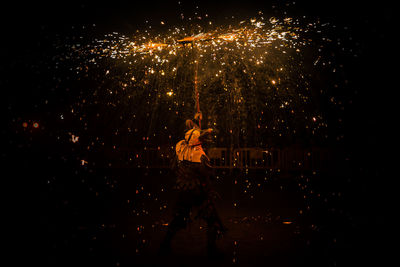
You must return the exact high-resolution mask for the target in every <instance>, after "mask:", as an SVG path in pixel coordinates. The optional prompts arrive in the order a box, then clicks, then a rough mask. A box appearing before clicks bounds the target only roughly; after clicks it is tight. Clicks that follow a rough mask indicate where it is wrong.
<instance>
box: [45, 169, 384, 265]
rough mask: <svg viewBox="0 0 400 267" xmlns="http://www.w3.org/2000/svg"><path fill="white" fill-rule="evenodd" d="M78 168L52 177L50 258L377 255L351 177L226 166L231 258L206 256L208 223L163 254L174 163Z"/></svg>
mask: <svg viewBox="0 0 400 267" xmlns="http://www.w3.org/2000/svg"><path fill="white" fill-rule="evenodd" d="M71 173H74V175H73V176H72V177H70V176H68V172H66V173H65V177H56V178H54V180H52V181H49V182H48V185H47V186H48V195H47V199H46V203H47V208H48V210H47V213H46V214H45V215H44V216H43V217H42V221H43V222H45V224H44V225H45V227H46V228H47V229H46V230H47V233H48V240H47V241H48V242H46V244H47V246H46V247H45V250H44V252H45V253H44V260H45V261H46V262H47V263H48V264H49V265H54V266H81V265H82V266H204V265H207V266H230V265H236V266H267V265H268V266H360V264H363V263H366V262H370V261H372V260H377V259H379V257H378V255H379V253H380V252H378V251H379V250H378V248H379V245H378V243H377V241H378V240H381V237H379V235H378V234H377V233H378V232H380V231H381V229H377V227H380V224H381V223H380V222H379V220H378V219H374V220H375V221H373V220H372V219H371V218H375V217H374V216H373V215H375V214H372V212H373V207H372V206H368V203H364V204H365V205H363V204H362V201H361V200H362V199H363V196H362V193H360V192H359V191H355V188H358V187H357V186H356V182H355V181H352V180H351V179H345V178H343V177H335V176H332V175H330V174H329V173H291V174H290V173H286V174H283V173H278V172H272V171H271V172H270V171H265V170H259V171H251V170H249V171H248V172H246V171H245V170H243V171H239V170H236V171H232V172H230V171H229V170H225V171H222V170H221V171H219V172H218V180H217V181H216V189H217V191H218V192H219V194H220V198H219V199H217V200H216V205H217V209H218V211H219V213H220V216H221V218H222V220H223V222H224V223H225V225H226V227H227V228H228V229H229V230H228V232H227V234H226V235H225V237H223V238H222V239H220V240H218V246H219V248H220V249H221V250H222V251H223V252H224V257H223V258H222V259H220V260H209V259H208V258H207V257H206V250H205V243H206V235H205V228H204V227H205V225H204V222H201V221H193V222H192V223H191V224H190V226H189V227H188V228H187V229H186V230H182V231H181V232H179V233H178V235H177V236H176V238H175V239H174V240H173V243H172V254H171V255H169V256H164V257H160V256H158V254H157V252H158V248H159V245H160V242H161V240H162V238H163V237H164V235H165V233H166V229H167V223H168V222H169V221H170V220H171V218H172V207H173V204H174V198H175V197H176V192H175V191H174V190H173V188H172V185H173V179H174V176H173V174H172V173H171V172H170V171H169V170H165V169H163V170H155V169H107V170H101V169H98V170H96V171H88V170H81V171H79V172H77V171H75V172H72V171H71ZM235 180H236V182H235ZM245 191H246V192H245ZM357 192H358V193H357ZM355 193H357V194H358V195H357V196H354V194H355ZM360 201H361V202H360ZM235 203H236V206H235ZM366 210H369V211H370V213H368V212H366ZM42 252H43V251H42Z"/></svg>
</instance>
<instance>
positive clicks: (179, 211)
mask: <svg viewBox="0 0 400 267" xmlns="http://www.w3.org/2000/svg"><path fill="white" fill-rule="evenodd" d="M191 202H192V201H191V197H190V195H189V194H188V193H187V192H181V193H180V194H179V196H178V201H177V203H176V206H175V213H174V217H173V219H172V221H171V222H170V223H169V225H168V230H167V233H166V235H165V237H164V239H163V241H162V242H161V246H160V253H162V254H166V253H169V252H170V251H171V241H172V239H173V238H174V236H175V235H176V233H177V232H178V231H179V230H181V229H184V228H186V226H187V224H188V222H189V219H190V210H191V205H192V203H191Z"/></svg>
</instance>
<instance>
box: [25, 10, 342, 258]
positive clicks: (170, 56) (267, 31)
mask: <svg viewBox="0 0 400 267" xmlns="http://www.w3.org/2000/svg"><path fill="white" fill-rule="evenodd" d="M159 24H160V25H163V27H164V28H163V31H162V32H159V33H157V34H154V33H151V32H153V31H150V30H149V31H148V30H143V31H139V30H138V31H136V33H135V34H131V35H125V34H121V33H118V32H112V33H109V34H105V35H104V36H101V37H99V36H96V37H93V38H92V39H88V38H89V37H88V36H80V37H77V36H73V38H70V39H68V42H62V44H60V45H59V47H58V49H60V50H61V51H62V53H60V54H58V55H57V56H55V57H54V58H53V60H54V62H55V66H56V68H55V69H58V70H60V73H62V74H61V75H62V76H61V77H57V76H56V77H54V81H57V82H58V84H57V86H54V87H55V88H56V89H54V90H55V91H56V90H59V88H61V89H62V88H64V89H67V90H66V91H67V92H70V91H73V93H74V98H73V100H71V103H70V105H68V106H67V107H66V108H65V109H64V110H61V111H60V112H59V113H58V115H57V118H59V120H60V121H61V123H63V124H64V123H65V124H66V125H68V126H66V127H67V128H68V129H66V130H67V131H66V132H67V133H68V134H67V135H64V136H66V140H67V141H68V146H71V147H72V149H73V151H74V152H73V154H74V156H76V159H74V160H75V161H76V162H77V165H78V167H79V169H78V170H77V171H76V173H81V172H82V173H84V172H86V171H87V173H89V174H90V175H91V172H92V171H93V169H95V168H97V167H99V166H101V167H104V168H111V167H114V166H115V165H117V164H121V165H123V166H130V167H135V168H142V169H145V170H146V172H147V169H148V166H147V165H144V164H143V161H142V158H144V157H145V156H144V155H143V154H141V152H142V151H143V148H144V150H148V151H150V150H151V151H150V152H157V153H159V154H160V155H162V156H165V155H167V154H168V153H169V152H168V150H171V147H173V146H174V145H175V144H176V142H177V141H179V140H180V139H181V138H182V137H183V135H182V130H183V127H184V121H185V119H188V118H192V117H193V115H194V113H195V111H196V105H195V92H194V86H195V80H196V81H197V86H198V91H199V99H200V107H201V111H202V113H203V118H204V124H203V121H202V126H203V125H204V126H203V128H208V127H211V128H213V129H215V130H216V132H217V134H216V135H215V136H214V137H215V141H216V142H215V146H217V147H231V148H236V147H260V148H262V149H261V150H260V151H261V157H262V156H263V155H272V152H273V151H272V150H270V149H269V146H271V144H272V146H273V145H274V144H276V145H279V144H281V143H279V142H280V140H281V139H282V140H283V141H282V142H289V141H290V140H292V139H296V138H298V139H300V140H301V141H304V142H308V141H309V140H313V141H315V140H317V141H321V140H322V141H321V142H323V141H324V140H326V139H328V137H329V138H332V137H331V136H329V135H330V134H331V132H330V131H328V119H327V118H326V116H325V114H324V112H323V111H321V109H320V108H318V107H319V106H320V105H319V104H320V103H319V101H320V100H321V98H322V97H320V96H323V98H324V99H328V102H329V103H328V104H330V105H332V106H333V107H334V108H336V109H337V110H340V111H342V110H343V108H344V106H345V104H346V103H345V102H344V101H343V100H342V99H340V97H338V96H337V95H330V91H329V90H328V89H337V88H338V87H341V86H343V87H345V86H344V85H346V81H344V80H343V79H342V80H340V81H339V79H337V80H334V79H331V80H332V81H334V82H333V83H334V84H329V83H326V84H324V85H323V86H321V85H320V84H318V83H315V82H314V81H315V79H316V77H318V78H319V75H320V73H321V72H323V73H324V75H328V74H327V73H329V75H341V74H340V71H339V70H340V69H341V68H342V67H343V66H342V65H341V64H340V62H335V60H334V59H333V57H334V56H329V55H328V54H329V53H326V51H324V49H325V47H324V46H327V47H329V46H331V45H332V39H333V37H331V36H326V35H324V29H325V28H327V27H328V25H329V24H327V23H325V24H321V23H320V22H304V21H302V20H300V19H297V18H289V17H286V18H282V19H278V18H265V17H263V16H262V14H261V15H260V16H257V18H251V19H248V20H244V21H240V22H238V23H233V22H232V23H231V24H229V23H228V24H227V25H226V26H220V27H217V26H215V27H214V23H211V21H210V22H209V23H207V24H208V25H207V26H208V27H204V28H202V27H200V26H199V27H195V26H193V25H192V26H191V27H189V26H181V27H171V28H166V27H167V26H166V25H169V24H168V22H166V21H161V22H160V23H159ZM193 29H195V30H193ZM206 29H207V30H206ZM196 69H197V71H195V70H196ZM65 70H67V71H65ZM55 73H57V72H55ZM65 73H69V74H70V75H69V76H68V75H65ZM195 73H197V77H196V78H197V79H195ZM67 76H68V77H67ZM327 77H330V76H327ZM326 80H328V79H326ZM57 82H56V83H57ZM315 96H317V97H315ZM319 97H320V98H319ZM46 104H47V103H46ZM338 114H340V113H338ZM331 121H332V119H331V120H330V121H329V122H331ZM67 122H69V124H67ZM341 123H342V120H341V119H340V118H338V123H337V124H336V126H338V125H339V126H340V125H341ZM41 124H42V123H41ZM179 124H182V125H179ZM28 125H30V124H28V123H27V122H24V123H23V124H22V127H23V128H24V129H25V128H27V127H28ZM35 125H36V126H35ZM35 125H33V127H34V128H38V127H39V124H38V123H36V124H35ZM42 125H44V126H45V124H44V123H43V124H42ZM339 126H338V127H337V128H338V129H339V130H340V127H339ZM331 128H332V127H331ZM60 132H61V131H60ZM72 133H74V134H72ZM334 134H337V133H336V132H335V133H334ZM60 136H61V138H60ZM285 138H286V139H285ZM290 138H292V139H290ZM333 139H336V140H341V139H343V135H340V133H339V134H338V135H337V136H334V138H333ZM57 140H62V133H60V134H59V136H57ZM288 140H289V141H288ZM266 149H267V150H266ZM127 150H129V152H128V153H126V154H124V156H120V154H118V152H121V151H127ZM99 151H100V152H102V153H97V152H99ZM104 151H106V152H105V153H104ZM98 155H101V156H98ZM115 155H118V156H115ZM307 156H310V155H309V154H307ZM82 158H85V159H82ZM115 162H118V163H117V164H116V163H115ZM234 164H237V162H234ZM291 164H297V165H298V166H300V165H301V164H302V163H301V162H295V161H293V162H291ZM95 166H96V167H95ZM279 173H280V169H278V170H272V169H271V170H266V171H265V177H261V179H258V178H259V177H258V178H255V177H252V175H251V174H249V172H248V170H247V169H246V170H245V171H244V170H242V172H241V173H240V175H238V176H237V177H231V178H232V181H234V182H232V185H231V186H232V187H233V189H232V190H235V192H238V194H241V196H242V198H240V197H235V198H233V197H232V199H231V200H229V201H230V202H229V205H230V206H231V208H232V209H234V210H241V209H243V207H245V206H246V204H244V203H243V202H244V200H250V201H253V200H256V199H258V198H259V197H260V196H262V193H263V190H264V189H265V188H267V186H270V184H269V183H270V180H272V179H271V177H272V176H274V175H279ZM164 174H165V172H164V170H162V171H159V174H158V173H157V174H153V175H154V177H158V176H160V177H161V176H163V175H164ZM312 174H313V175H309V176H303V175H301V176H300V177H296V179H295V180H296V182H298V188H297V187H296V190H297V191H296V192H297V193H298V192H300V193H301V194H302V196H304V205H301V204H299V206H300V209H299V210H298V211H296V212H297V214H296V216H303V215H305V214H307V212H310V210H312V203H315V202H318V203H319V202H320V201H321V199H323V200H324V201H325V202H327V201H328V199H331V198H333V199H336V198H337V199H339V198H340V197H341V195H340V192H339V193H336V194H335V195H333V196H330V195H328V193H326V194H325V195H324V193H320V192H318V189H314V188H313V187H312V186H311V181H312V177H318V175H317V173H316V172H314V171H313V172H312ZM99 175H104V173H101V174H99ZM146 175H147V174H146ZM111 176H112V175H104V181H103V182H104V183H105V184H106V189H104V190H103V192H101V190H99V191H100V192H96V193H95V196H96V198H99V199H101V197H102V195H104V193H105V192H106V191H107V190H110V191H113V190H116V188H117V187H118V186H119V185H118V184H117V178H114V177H113V178H112V177H111ZM154 177H152V178H154ZM142 178H143V177H142ZM144 178H148V177H144ZM144 178H143V183H145V182H146V181H147V182H148V181H149V180H151V179H144ZM140 179H141V178H138V181H139V182H137V183H136V184H135V186H136V188H133V189H132V192H133V193H132V194H133V196H130V197H132V198H133V199H134V200H133V199H132V200H130V199H128V200H127V204H128V206H129V212H130V215H132V216H135V218H139V219H137V220H135V222H137V224H138V225H137V226H135V233H128V234H127V236H128V237H130V238H132V236H133V235H135V236H140V238H141V237H142V236H143V235H144V233H146V231H147V232H149V231H150V229H153V228H156V227H159V226H160V227H161V226H162V227H164V228H165V227H166V226H168V222H167V221H165V220H164V219H163V218H162V216H161V215H164V212H165V211H166V210H168V208H169V206H168V205H167V204H166V201H165V198H166V197H165V193H166V192H165V191H167V190H165V189H164V186H165V185H163V184H158V185H157V186H159V187H160V188H157V187H156V186H155V185H154V184H153V185H152V186H154V188H150V187H149V188H147V187H146V186H147V185H148V184H146V185H144V184H141V181H140ZM218 179H221V180H223V179H224V177H222V178H218ZM90 183H91V182H89V181H88V179H82V184H88V185H89V184H90ZM93 183H94V182H93ZM49 184H50V182H49ZM279 189H280V190H281V191H282V192H284V191H285V190H286V189H285V188H284V187H283V186H280V188H279ZM90 191H92V187H90ZM278 191H279V190H278ZM113 192H114V191H113ZM321 192H322V190H321ZM147 200H151V201H150V202H151V203H155V204H154V205H155V206H156V207H155V208H154V207H152V206H146V205H144V204H143V203H144V202H145V201H147ZM154 213H160V214H161V215H160V217H161V218H158V219H157V218H156V219H154V220H153V221H152V222H151V223H152V224H151V225H149V224H146V225H144V224H145V222H143V225H142V224H141V223H142V222H141V221H140V218H142V217H143V218H145V217H148V216H150V215H152V216H153V218H155V217H157V216H155V217H154ZM296 216H294V215H293V217H290V218H289V217H288V218H286V219H285V220H281V219H279V218H275V219H274V217H273V216H272V215H271V214H270V213H268V212H267V215H265V214H264V215H260V216H248V217H245V218H243V219H242V220H240V219H237V218H231V219H230V222H231V223H232V224H240V223H249V222H252V223H255V222H257V223H261V222H263V223H268V224H272V223H276V222H278V223H279V225H282V224H283V225H285V227H292V226H293V227H298V225H297V221H296V218H297V217H296ZM100 225H101V226H99V229H100V230H101V231H100V232H102V231H103V230H104V229H105V228H107V227H108V228H109V231H112V229H113V228H115V225H114V226H113V225H112V224H110V225H108V226H107V224H100ZM200 229H201V228H200ZM296 229H297V228H296ZM311 229H312V230H313V231H314V230H315V229H318V228H317V227H316V226H315V225H314V224H313V225H312V228H311ZM296 231H298V230H296ZM315 231H317V230H315ZM136 232H137V233H136ZM264 236H267V235H263V234H262V233H261V234H260V236H259V237H258V239H259V240H260V241H264ZM125 237H126V235H125V234H123V235H122V238H125ZM138 240H139V239H138ZM146 242H147V241H146V239H140V244H138V247H137V248H136V254H140V253H141V252H142V251H143V250H144V246H145V244H146ZM238 244H239V241H236V240H235V241H234V255H233V259H232V261H233V263H237V262H238V255H237V251H238V247H239V245H238Z"/></svg>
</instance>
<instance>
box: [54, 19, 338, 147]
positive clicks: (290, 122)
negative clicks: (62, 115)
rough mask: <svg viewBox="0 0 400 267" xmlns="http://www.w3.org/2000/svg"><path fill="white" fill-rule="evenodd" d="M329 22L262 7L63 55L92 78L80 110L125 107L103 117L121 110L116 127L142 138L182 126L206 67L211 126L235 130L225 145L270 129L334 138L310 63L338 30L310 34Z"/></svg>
mask: <svg viewBox="0 0 400 267" xmlns="http://www.w3.org/2000/svg"><path fill="white" fill-rule="evenodd" d="M325 26H326V25H325ZM323 27H324V25H321V24H320V23H318V22H314V23H303V22H300V20H298V19H293V18H284V19H277V18H269V19H267V18H264V17H263V16H259V17H257V18H252V19H249V20H245V21H241V22H239V23H236V24H231V25H228V26H225V27H223V26H220V27H215V28H214V29H212V30H208V31H205V30H201V27H199V29H198V30H197V31H198V32H197V33H196V32H195V33H193V30H189V29H187V28H185V27H184V26H182V27H176V28H169V29H167V30H164V31H163V32H160V33H158V34H153V35H152V34H151V33H150V31H147V30H145V31H144V32H140V31H139V30H138V31H137V32H136V33H135V34H134V35H131V36H126V35H124V34H120V33H117V32H113V33H109V34H106V35H104V37H103V38H93V39H91V40H89V41H87V40H86V41H82V43H77V42H74V43H72V44H70V45H69V51H70V52H69V54H68V55H67V56H64V57H62V56H61V57H60V61H64V62H73V63H72V64H73V65H72V67H71V70H74V72H75V74H76V75H78V76H77V77H78V78H77V80H80V81H82V83H84V82H90V83H92V86H91V87H90V88H87V89H85V90H82V92H81V94H80V95H81V97H80V100H78V101H77V103H76V104H74V105H72V106H71V114H73V115H74V116H75V117H77V118H79V120H80V121H82V122H84V123H85V122H86V124H87V123H88V121H87V120H88V119H87V115H88V114H85V113H86V112H87V108H88V107H89V106H90V105H103V106H107V107H109V108H111V109H112V110H115V111H117V110H118V111H117V113H121V112H122V113H121V114H116V113H108V114H99V113H97V115H95V118H98V119H100V117H103V119H104V118H108V119H109V120H114V119H115V117H114V118H111V117H110V116H112V114H114V116H116V118H117V119H119V120H120V122H121V124H120V125H118V126H117V127H118V129H116V130H115V132H114V134H115V135H119V134H122V132H126V131H127V132H129V133H131V134H136V135H138V137H139V138H138V139H140V140H142V139H143V140H146V141H147V140H149V141H151V140H155V139H157V140H160V139H161V140H163V141H162V142H170V139H171V137H170V136H171V135H172V136H176V134H177V131H174V130H172V129H174V128H176V127H172V126H171V123H172V124H173V123H175V122H176V121H177V120H183V119H184V117H191V116H193V113H194V112H195V95H194V83H195V78H194V75H195V69H196V68H197V70H198V71H196V75H197V77H196V78H197V79H196V81H197V86H198V90H199V98H200V108H201V110H202V112H203V114H204V115H205V116H204V117H205V118H206V123H207V125H205V126H204V127H213V128H216V129H218V130H219V131H220V133H221V134H227V135H229V136H230V138H225V139H224V140H220V142H219V145H222V146H227V145H229V144H233V145H239V143H242V144H243V143H244V144H245V145H247V146H263V145H265V144H266V142H265V140H263V137H265V136H269V137H273V138H275V137H277V138H282V137H285V136H289V135H291V136H296V135H303V136H304V134H306V135H310V136H320V137H321V138H322V139H323V138H327V135H326V134H325V130H326V128H327V122H326V121H325V119H324V117H323V114H321V112H320V111H319V110H318V109H316V108H315V100H313V99H312V98H311V91H312V84H311V82H310V81H311V79H312V77H311V76H312V74H311V73H309V72H307V71H306V68H310V66H313V67H314V66H315V62H317V63H318V62H319V64H321V62H323V61H324V58H322V56H321V55H319V54H318V53H319V52H316V46H317V45H321V42H327V43H328V42H329V41H330V40H329V39H328V38H324V37H321V38H320V40H317V42H315V40H313V39H312V38H311V37H310V36H312V37H313V38H316V37H318V36H319V35H318V34H320V32H321V28H323ZM192 28H193V27H192ZM321 40H323V41H321ZM320 47H321V46H320ZM310 50H311V51H312V52H311V53H309V52H308V53H305V52H304V51H310ZM314 50H315V51H314ZM320 50H321V49H320V48H319V50H318V51H320ZM315 58H317V60H316V59H315ZM325 61H328V60H327V59H325ZM323 64H325V62H323ZM328 64H331V62H328ZM319 90H320V89H319ZM172 96H174V97H173V98H172ZM103 109H104V108H103ZM73 110H74V111H75V112H73ZM99 110H100V109H99ZM227 116H228V117H229V119H226V117H227ZM85 117H86V118H85ZM143 121H146V123H145V124H143ZM156 121H161V122H162V125H159V124H157V123H155V122H156ZM115 123H116V121H115V120H114V124H115ZM110 125H111V124H110ZM167 128H168V129H167ZM166 129H167V130H166ZM253 129H256V130H253ZM100 142H103V141H100ZM95 143H96V142H95Z"/></svg>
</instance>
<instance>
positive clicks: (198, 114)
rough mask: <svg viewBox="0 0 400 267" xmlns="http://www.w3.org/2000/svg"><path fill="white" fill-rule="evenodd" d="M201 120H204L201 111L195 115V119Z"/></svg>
mask: <svg viewBox="0 0 400 267" xmlns="http://www.w3.org/2000/svg"><path fill="white" fill-rule="evenodd" d="M199 118H200V120H202V119H203V114H202V113H201V111H200V112H197V113H196V114H195V115H194V119H195V120H198V119H199Z"/></svg>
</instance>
